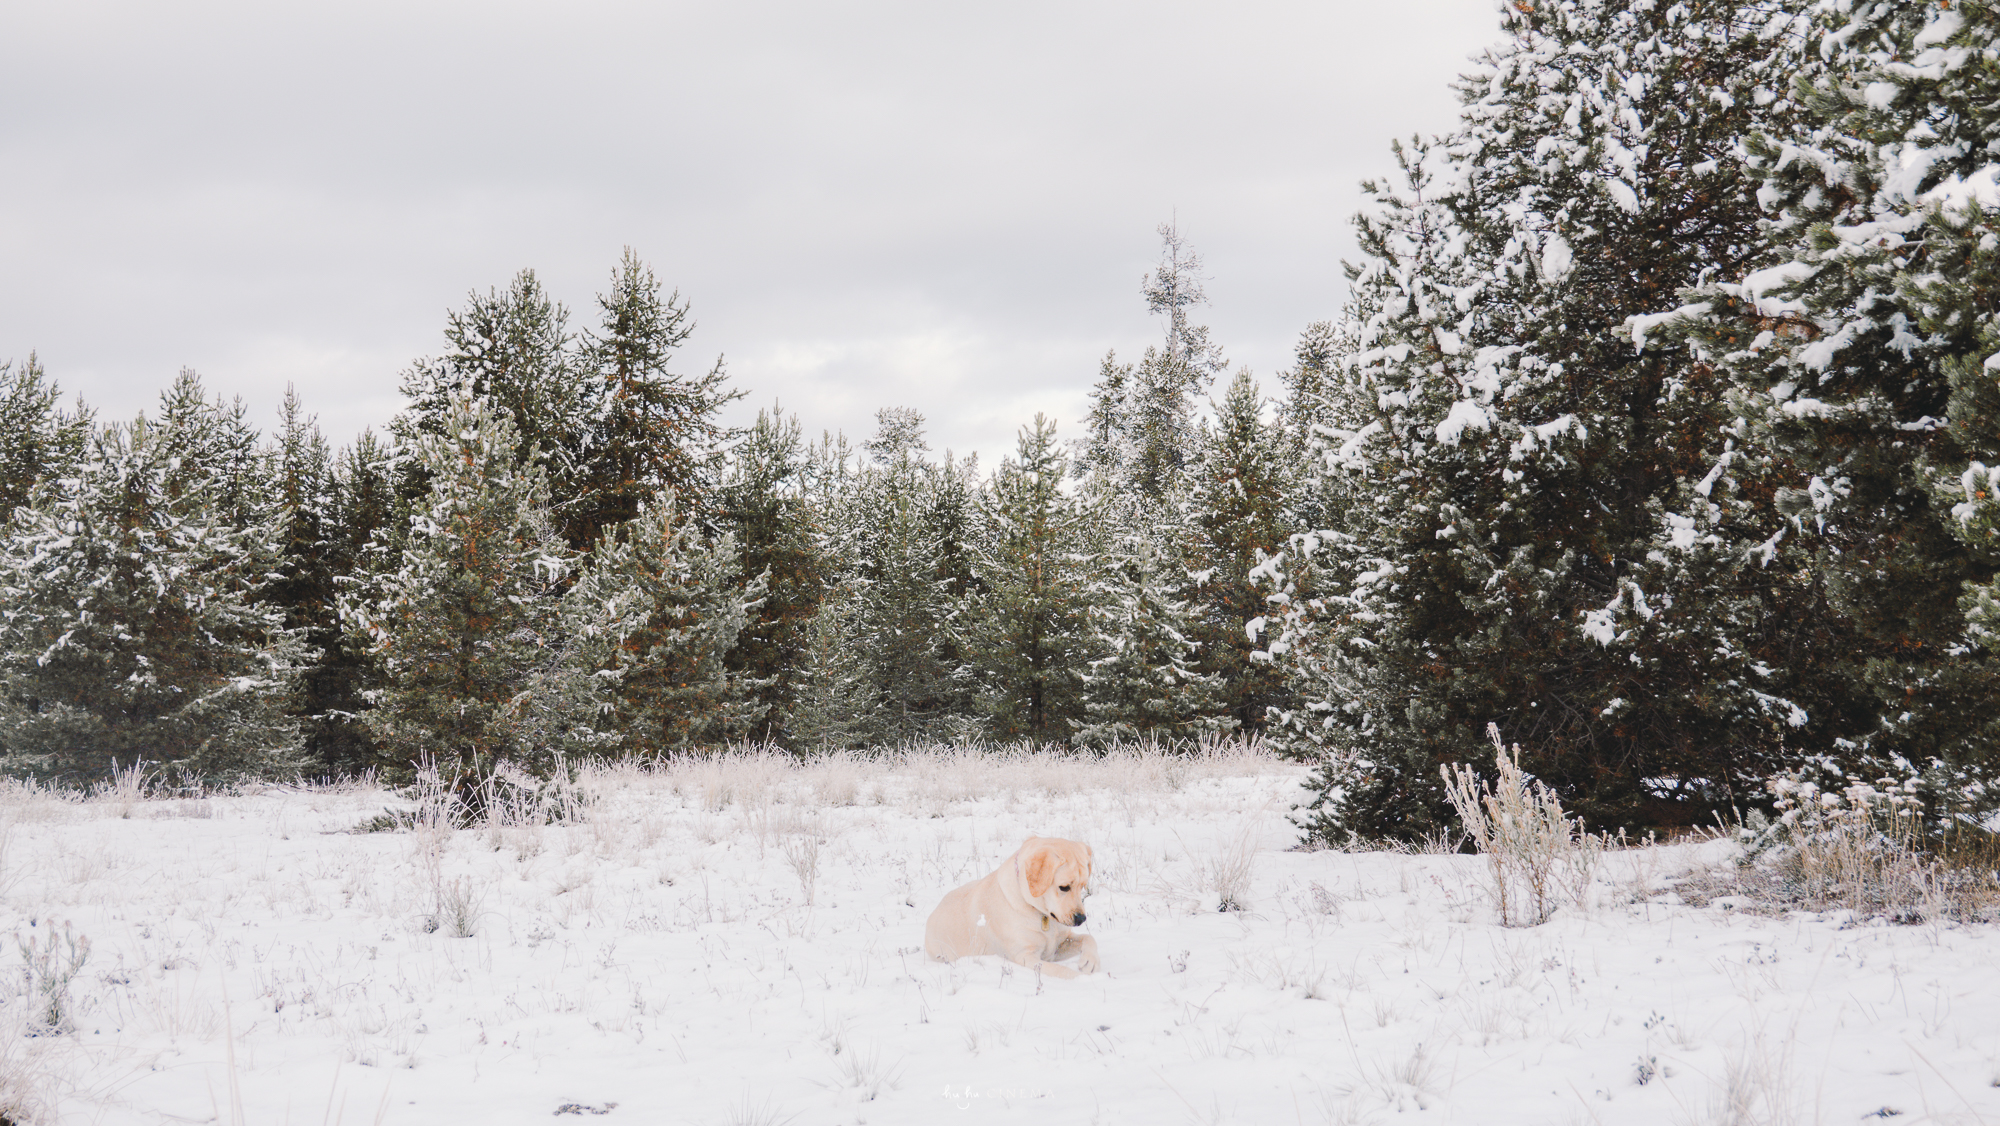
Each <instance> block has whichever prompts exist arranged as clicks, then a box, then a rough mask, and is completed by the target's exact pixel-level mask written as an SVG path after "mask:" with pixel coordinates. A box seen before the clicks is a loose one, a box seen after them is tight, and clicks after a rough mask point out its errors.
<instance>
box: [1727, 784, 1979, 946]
mask: <svg viewBox="0 0 2000 1126" xmlns="http://www.w3.org/2000/svg"><path fill="white" fill-rule="evenodd" d="M1769 786H1770V791H1771V794H1772V796H1773V797H1774V798H1775V799H1776V812H1777V816H1776V817H1774V818H1770V819H1764V818H1761V817H1757V818H1753V819H1752V820H1751V822H1750V823H1749V824H1748V825H1746V826H1745V827H1744V828H1743V829H1741V830H1739V836H1740V839H1741V840H1742V842H1743V844H1744V855H1743V861H1742V870H1741V872H1740V882H1741V883H1743V884H1744V885H1746V886H1745V890H1746V891H1748V892H1749V893H1750V894H1753V895H1756V896H1758V897H1759V898H1763V899H1768V900H1771V901H1774V902H1777V903H1780V904H1784V905H1787V906H1792V907H1800V908H1804V909H1807V910H1813V911H1825V910H1833V909H1838V908H1845V909H1847V910H1851V911H1854V912H1855V913H1856V914H1859V915H1869V916H1873V915H1883V916H1887V917H1888V918H1890V919H1894V920H1897V921H1902V922H1918V921H1922V920H1924V919H1928V918H1934V917H1938V916H1941V915H1946V916H1954V917H1968V916H1970V917H1976V916H1978V915H1981V914H1983V913H1984V910H1985V908H1986V907H1987V906H1988V905H1989V904H1990V903H1991V902H1992V900H1993V898H1994V895H1995V893H1996V891H2000V887H1996V886H1995V882H1994V877H1993V867H1992V864H1991V863H1990V860H1991V855H1990V853H1991V846H1990V839H1989V838H1990V834H1987V833H1985V832H1983V831H1982V830H1978V829H1976V828H1972V827H1968V826H1962V825H1960V824H1958V823H1957V822H1956V821H1954V820H1949V819H1946V820H1943V821H1942V822H1940V821H1939V819H1936V818H1931V817H1928V816H1927V815H1926V810H1925V807H1924V803H1923V800H1922V787H1921V783H1920V780H1919V779H1918V778H1916V777H1910V778H1906V779H1904V780H1903V781H1900V782H1898V781H1895V780H1893V779H1888V778H1883V779H1879V780H1877V781H1875V782H1872V783H1871V782H1866V781H1863V780H1861V779H1859V778H1853V777H1847V778H1837V779H1834V780H1831V781H1829V782H1828V783H1827V784H1825V785H1822V784H1821V783H1820V782H1816V781H1814V780H1813V779H1812V778H1811V777H1810V776H1809V775H1808V773H1807V772H1803V771H1796V772H1792V773H1788V774H1784V775H1780V776H1778V777H1776V778H1773V779H1771V781H1770V783H1769ZM1977 861H1983V862H1977Z"/></svg>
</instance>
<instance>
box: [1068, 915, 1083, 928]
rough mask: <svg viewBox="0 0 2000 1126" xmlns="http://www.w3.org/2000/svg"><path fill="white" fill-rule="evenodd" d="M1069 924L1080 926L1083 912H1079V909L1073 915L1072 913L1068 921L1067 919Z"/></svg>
mask: <svg viewBox="0 0 2000 1126" xmlns="http://www.w3.org/2000/svg"><path fill="white" fill-rule="evenodd" d="M1069 925H1070V926H1073V927H1080V926H1082V925H1083V912H1081V911H1078V912H1077V913H1076V914H1075V915H1074V916H1073V917H1071V919H1070V921H1069Z"/></svg>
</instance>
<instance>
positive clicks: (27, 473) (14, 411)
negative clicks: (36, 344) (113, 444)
mask: <svg viewBox="0 0 2000 1126" xmlns="http://www.w3.org/2000/svg"><path fill="white" fill-rule="evenodd" d="M61 399H62V389H61V388H60V387H58V386H57V385H56V382H55V381H54V380H52V379H50V378H49V377H48V373H46V372H44V371H43V370H42V365H41V362H40V361H39V360H37V359H36V358H35V354H34V353H33V352H30V353H28V360H27V362H26V363H24V364H22V365H20V366H19V367H16V366H15V365H14V362H13V361H12V360H8V361H5V362H0V524H5V523H6V522H7V517H8V515H9V514H10V513H12V512H13V511H14V510H15V509H16V508H19V507H20V506H21V505H24V504H26V503H28V495H29V494H30V493H31V492H33V491H34V488H35V486H36V485H39V484H41V483H42V482H44V481H49V480H53V479H55V478H58V477H62V476H66V475H67V474H69V473H71V472H74V471H75V469H76V466H77V464H78V463H79V462H80V461H81V460H82V458H83V451H84V447H85V444H86V443H87V442H88V440H89V437H90V411H89V410H88V409H87V408H86V407H84V406H83V404H82V403H81V402H79V403H78V404H77V406H76V409H75V410H73V411H64V410H62V409H61V408H60V407H59V406H58V405H57V404H58V403H59V402H60V401H61Z"/></svg>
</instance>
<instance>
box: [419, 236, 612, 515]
mask: <svg viewBox="0 0 2000 1126" xmlns="http://www.w3.org/2000/svg"><path fill="white" fill-rule="evenodd" d="M444 335H445V341H446V343H447V344H448V345H449V346H450V347H449V350H448V351H446V352H445V353H444V354H443V355H441V356H436V357H431V358H426V359H420V360H418V361H417V362H416V363H415V364H413V365H412V366H411V367H410V369H409V370H408V371H406V372H404V373H403V380H402V391H403V394H404V395H405V396H407V397H408V398H409V400H410V403H409V406H407V407H405V408H404V409H403V411H402V412H401V413H400V414H398V415H397V416H396V418H395V419H394V420H393V421H391V423H390V425H389V429H390V432H391V433H392V434H393V435H394V436H395V438H396V439H397V441H398V442H399V443H401V444H403V445H405V446H409V447H411V448H414V446H415V444H416V442H417V439H418V437H419V436H420V435H425V434H428V435H432V436H434V437H445V436H449V430H450V427H451V425H452V422H453V420H454V419H455V418H456V417H457V411H458V404H459V403H460V402H461V401H462V400H463V399H465V398H467V397H468V396H469V397H472V398H476V399H480V400H483V401H485V402H487V403H489V404H491V405H492V406H495V407H498V408H500V409H502V410H505V411H506V412H507V414H508V416H509V417H510V418H512V419H513V423H514V429H515V431H516V433H517V434H518V435H519V439H518V442H517V444H518V446H519V450H518V455H519V456H522V457H527V456H529V455H530V453H531V452H532V454H533V457H534V459H535V461H536V463H537V464H538V465H540V466H541V467H542V470H543V474H544V475H545V476H546V477H547V478H548V481H549V488H550V494H551V498H552V501H562V502H567V501H573V500H574V499H575V498H578V497H580V496H582V495H583V493H582V487H581V475H582V472H583V462H584V457H585V452H584V451H585V446H586V445H587V444H588V442H589V441H590V438H591V434H592V432H593V430H594V429H595V427H596V425H597V420H598V419H599V417H600V415H601V412H602V409H603V403H602V400H603V396H604V381H603V380H602V379H593V378H586V377H584V376H582V375H580V374H579V373H578V372H577V371H576V370H575V364H574V363H573V362H572V359H573V357H572V355H571V349H570V343H571V341H570V333H569V310H568V309H567V308H565V307H563V305H562V304H560V303H559V302H556V301H554V300H551V299H550V297H549V296H548V294H547V292H546V291H544V290H543V289H542V283H541V281H540V280H539V279H538V278H536V277H535V272H534V271H533V270H522V271H521V272H520V273H518V274H516V275H515V276H514V280H513V281H512V282H510V283H509V284H508V286H507V288H506V289H505V290H504V291H503V290H499V289H489V290H487V292H486V293H485V294H483V295H482V294H480V293H479V292H478V291H477V290H474V291H473V292H472V293H470V294H469V295H467V298H466V306H465V308H464V309H463V310H459V311H455V312H452V313H451V314H449V315H448V317H447V320H446V323H445V332H444ZM402 469H403V475H404V479H403V481H402V482H401V483H400V484H399V486H398V488H399V490H400V491H401V493H402V495H403V497H404V499H405V500H408V501H413V502H414V501H416V500H417V499H418V498H419V497H421V496H422V494H423V492H424V489H425V488H426V486H427V485H428V484H429V482H428V481H427V480H426V479H425V478H424V477H423V470H422V469H421V467H420V463H419V462H416V461H406V462H404V463H403V464H402ZM557 515H558V519H567V518H568V516H569V510H568V508H567V507H565V508H564V510H563V511H562V512H560V513H558V514H557Z"/></svg>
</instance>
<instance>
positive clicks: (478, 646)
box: [341, 399, 571, 794]
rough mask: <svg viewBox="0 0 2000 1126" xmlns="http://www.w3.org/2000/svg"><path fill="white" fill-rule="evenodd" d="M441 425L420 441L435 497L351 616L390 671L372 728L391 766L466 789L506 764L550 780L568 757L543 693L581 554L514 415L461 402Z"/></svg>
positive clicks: (369, 719) (348, 600)
mask: <svg viewBox="0 0 2000 1126" xmlns="http://www.w3.org/2000/svg"><path fill="white" fill-rule="evenodd" d="M439 429H440V430H441V431H443V432H442V433H437V434H432V433H418V434H416V435H415V436H414V437H413V438H412V440H411V441H410V444H409V448H407V450H406V453H405V456H406V457H407V458H409V459H410V460H411V461H413V462H414V463H415V466H416V468H417V470H418V471H419V472H420V473H421V475H422V478H423V479H424V480H425V481H427V482H428V484H427V486H426V489H425V493H424V495H423V496H422V497H421V498H420V499H419V501H418V503H417V504H415V505H414V506H413V508H412V509H411V510H410V513H409V516H408V528H407V530H406V531H403V532H402V533H401V535H400V537H396V538H394V539H391V540H390V544H391V545H393V546H389V547H388V550H387V551H385V552H384V556H385V558H383V559H382V563H383V564H385V566H384V569H383V570H382V571H381V572H380V573H377V574H372V575H368V576H366V577H365V580H364V581H362V582H358V583H356V584H354V586H353V587H352V588H351V589H350V590H349V591H348V592H347V593H346V594H345V595H344V596H343V598H342V600H341V613H342V615H343V617H345V618H346V619H347V620H348V622H349V623H350V626H351V628H353V629H354V630H355V631H357V632H358V633H360V634H362V635H363V636H365V637H367V638H368V639H369V641H370V643H371V644H370V650H371V651H372V653H373V655H374V656H375V657H376V659H377V660H379V661H380V662H381V665H382V670H383V681H382V686H381V687H380V688H379V689H377V690H376V691H375V694H374V698H373V700H372V704H373V707H372V708H371V709H370V710H368V711H367V712H364V713H363V716H362V722H363V723H364V724H365V725H366V726H367V728H368V730H369V732H370V733H371V734H373V735H374V736H375V737H376V738H377V739H379V740H380V741H381V742H382V743H383V745H384V746H385V748H386V753H387V756H388V757H389V759H390V760H391V761H392V762H394V763H397V764H399V765H400V766H405V767H406V766H408V765H410V764H413V763H416V762H417V761H419V760H420V759H423V758H425V757H429V758H431V759H434V760H435V761H436V762H437V763H438V765H439V768H440V769H441V770H443V771H445V772H446V774H447V775H448V776H449V777H451V778H453V779H455V780H456V784H457V785H458V786H459V787H460V788H461V792H462V793H467V794H469V793H470V792H471V788H472V787H473V786H475V785H476V784H477V783H478V782H480V781H481V780H483V779H485V778H487V777H489V776H491V774H492V772H493V771H494V770H495V769H497V768H498V767H499V766H500V764H502V763H507V764H510V765H511V766H513V767H515V768H518V769H522V770H525V771H527V772H529V773H531V774H534V775H537V776H544V775H546V773H547V772H548V771H549V770H550V769H551V768H552V766H553V761H554V755H555V753H556V752H557V751H558V750H561V749H562V747H561V746H559V745H554V744H551V743H550V742H548V741H546V740H545V739H544V738H542V737H541V736H542V734H543V733H544V732H546V731H548V730H549V729H550V726H551V725H550V723H549V722H548V720H547V717H546V715H545V714H544V713H543V711H542V709H541V708H540V707H539V703H540V702H539V700H538V699H537V692H538V690H540V689H541V688H542V686H543V684H544V683H545V681H546V680H547V677H548V674H549V673H550V672H551V671H552V670H555V669H558V668H559V667H560V665H561V662H562V661H564V660H566V659H567V655H568V650H567V648H566V646H565V645H564V642H565V640H566V639H565V637H564V636H563V634H562V633H561V631H560V629H559V626H560V620H559V616H558V610H559V606H558V597H557V585H558V583H559V582H560V581H561V580H562V579H563V578H564V576H565V574H566V573H567V572H568V571H569V570H570V568H571V557H570V553H569V551H568V548H567V546H566V545H565V544H564V542H563V540H562V538H561V537H560V536H559V535H558V534H557V532H556V530H555V525H554V523H553V522H552V521H551V519H550V517H549V511H548V479H547V477H546V475H545V474H544V472H543V470H542V468H541V467H540V466H539V465H536V464H534V463H532V462H528V461H525V460H524V459H523V458H522V456H521V452H520V441H521V439H520V437H519V435H518V433H517V431H516V430H515V427H514V423H513V420H512V412H511V411H506V410H503V409H502V408H500V407H498V406H496V405H494V404H492V403H490V402H488V401H486V400H484V399H460V400H458V401H457V402H456V403H454V404H453V405H452V406H451V408H450V411H449V413H447V414H445V415H444V416H443V418H442V419H441V425H440V426H439Z"/></svg>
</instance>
